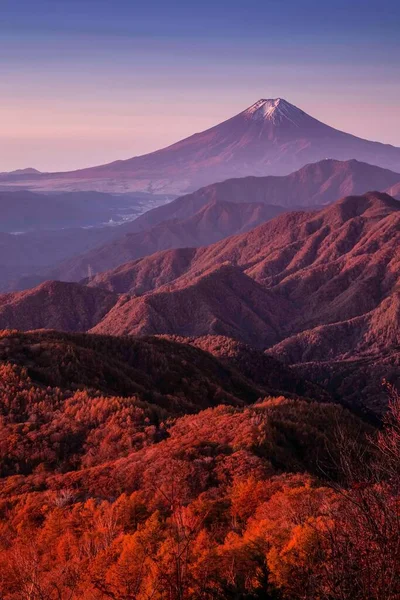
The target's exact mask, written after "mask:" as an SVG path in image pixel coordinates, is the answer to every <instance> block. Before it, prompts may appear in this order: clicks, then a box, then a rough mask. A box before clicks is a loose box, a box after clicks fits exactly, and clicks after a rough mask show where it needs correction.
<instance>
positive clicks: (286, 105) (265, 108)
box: [242, 98, 314, 127]
mask: <svg viewBox="0 0 400 600" xmlns="http://www.w3.org/2000/svg"><path fill="white" fill-rule="evenodd" d="M242 114H243V115H244V116H245V117H246V118H248V119H251V120H253V121H269V122H271V123H272V124H273V125H281V124H282V123H285V122H289V123H291V124H292V125H294V126H295V127H301V126H302V125H304V124H307V121H308V120H313V121H314V119H312V117H310V116H309V115H307V114H306V113H305V112H303V111H302V110H300V109H299V108H297V106H294V104H290V102H287V100H284V99H283V98H269V99H261V100H258V102H255V104H253V105H252V106H249V108H247V109H246V110H245V111H243V113H242Z"/></svg>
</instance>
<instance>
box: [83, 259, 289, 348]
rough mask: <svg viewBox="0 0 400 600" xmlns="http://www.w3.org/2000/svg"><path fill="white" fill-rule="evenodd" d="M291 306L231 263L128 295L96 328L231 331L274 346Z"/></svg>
mask: <svg viewBox="0 0 400 600" xmlns="http://www.w3.org/2000/svg"><path fill="white" fill-rule="evenodd" d="M287 309H288V306H287V303H286V302H285V301H284V299H283V298H282V299H281V302H280V304H279V305H277V304H276V298H275V296H274V295H272V294H271V293H270V292H269V291H268V290H266V289H264V288H263V287H261V286H260V285H258V284H257V283H256V282H255V281H253V280H252V279H250V278H249V277H247V276H246V275H245V274H244V273H242V271H241V270H240V269H238V268H236V267H232V266H231V265H222V266H220V267H219V268H215V269H212V270H210V271H209V272H207V273H204V274H202V275H201V276H200V277H198V278H193V280H192V281H191V282H190V284H188V285H186V286H184V287H181V288H180V289H175V290H171V291H167V290H166V291H162V292H161V291H160V292H159V293H154V294H150V295H145V296H143V297H141V298H132V299H131V298H129V297H125V296H123V297H122V298H121V299H120V301H119V302H118V303H117V304H116V305H115V307H114V308H113V309H112V310H111V311H110V312H109V313H108V314H107V315H106V316H105V318H104V319H103V320H102V321H100V323H98V324H97V325H96V326H95V327H94V328H93V329H92V330H91V331H92V332H94V333H102V334H112V335H127V334H134V335H147V334H152V333H163V334H176V335H184V336H201V335H207V334H217V335H224V336H229V337H232V338H235V339H238V340H243V341H244V342H246V343H248V344H252V345H257V346H259V345H261V346H268V345H272V344H273V343H274V340H277V339H279V331H280V330H281V328H282V324H283V322H284V319H285V316H286V312H287Z"/></svg>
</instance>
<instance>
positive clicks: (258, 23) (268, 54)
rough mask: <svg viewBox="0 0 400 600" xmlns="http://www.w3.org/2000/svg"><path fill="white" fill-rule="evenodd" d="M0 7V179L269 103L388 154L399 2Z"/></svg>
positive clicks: (108, 153)
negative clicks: (281, 103) (381, 145)
mask: <svg viewBox="0 0 400 600" xmlns="http://www.w3.org/2000/svg"><path fill="white" fill-rule="evenodd" d="M0 8H1V12H0V56H1V62H0V68H1V72H0V75H1V76H0V98H1V101H0V122H1V130H0V131H1V137H2V140H1V141H2V143H1V145H0V171H7V170H12V169H16V168H24V167H36V168H38V169H40V170H68V169H75V168H79V167H85V166H90V165H95V164H101V163H104V162H109V161H111V160H116V159H119V158H128V157H131V156H135V155H138V154H143V153H145V152H150V151H152V150H155V149H157V148H160V147H163V146H166V145H168V144H170V143H173V142H175V141H177V140H179V139H181V138H183V137H186V136H188V135H190V134H192V133H194V132H196V131H201V130H203V129H206V128H208V127H210V126H212V125H214V124H216V123H218V122H220V121H222V120H224V119H226V118H229V117H230V116H232V115H234V114H236V113H238V112H240V111H241V110H243V109H245V108H246V107H247V106H249V105H251V104H253V103H254V102H255V101H256V100H258V99H259V98H274V97H283V98H286V99H287V100H288V101H289V102H292V103H293V104H296V105H297V106H299V107H301V108H302V109H303V110H305V111H306V112H308V113H309V114H311V115H312V116H314V117H316V118H318V119H320V120H322V121H324V122H326V123H328V124H329V125H332V126H334V127H337V128H339V129H343V130H345V131H347V132H349V133H354V134H355V135H358V136H360V137H365V138H368V139H376V140H379V141H383V142H387V143H392V144H394V145H398V146H400V2H398V1H397V0H381V1H380V2H378V1H376V0H371V1H370V2H367V1H366V0H362V1H361V0H352V1H351V2H350V1H348V0H347V1H344V0H336V1H335V2H327V1H325V0H286V1H284V2H283V1H278V0H262V1H261V0H246V2H245V1H244V0H242V1H240V2H239V1H238V0H203V1H202V2H201V3H200V2H193V1H190V0H187V1H186V2H183V1H182V0H174V2H171V3H169V2H165V0H164V1H161V0H147V2H143V1H142V2H137V1H136V0H130V1H128V0H114V1H110V0H107V1H106V0H35V1H32V0H13V1H11V0H1V3H0Z"/></svg>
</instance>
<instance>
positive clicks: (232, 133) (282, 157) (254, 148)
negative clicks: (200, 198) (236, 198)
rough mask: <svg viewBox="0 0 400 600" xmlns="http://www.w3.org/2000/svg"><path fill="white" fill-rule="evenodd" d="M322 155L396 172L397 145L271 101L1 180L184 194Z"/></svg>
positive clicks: (277, 171) (399, 166)
mask: <svg viewBox="0 0 400 600" xmlns="http://www.w3.org/2000/svg"><path fill="white" fill-rule="evenodd" d="M326 158H334V159H338V160H349V159H357V160H359V161H363V162H367V163H370V164H372V165H377V166H380V167H384V168H388V169H392V170H394V171H396V170H397V171H398V170H400V148H396V147H394V146H390V145H387V144H381V143H378V142H372V141H368V140H364V139H361V138H358V137H355V136H353V135H350V134H348V133H344V132H343V131H339V130H337V129H334V128H332V127H330V126H328V125H325V124H324V123H322V122H321V121H318V120H317V119H314V118H313V117H311V116H310V115H308V114H307V113H305V112H304V111H303V110H301V109H300V108H297V107H296V106H294V105H293V104H290V103H289V102H287V101H286V100H284V99H282V98H275V99H261V100H258V102H256V103H255V104H253V105H252V106H250V107H249V108H247V109H246V110H244V111H243V112H241V113H239V114H238V115H236V116H234V117H232V118H230V119H228V120H227V121H224V122H223V123H220V124H219V125H216V126H215V127H212V128H211V129H208V130H206V131H204V132H202V133H196V134H195V135H192V136H191V137H189V138H186V139H184V140H182V141H180V142H177V143H176V144H173V145H172V146H169V147H168V148H164V149H162V150H158V151H156V152H152V153H150V154H146V155H143V156H137V157H134V158H130V159H127V160H118V161H115V162H112V163H109V164H107V165H101V166H98V167H92V168H88V169H81V170H78V171H72V172H68V173H45V174H34V175H31V176H29V175H26V174H25V175H23V176H21V177H20V179H19V178H18V176H17V175H15V174H13V175H12V176H11V175H5V176H2V177H0V185H2V186H3V185H11V184H12V185H13V186H14V187H15V186H18V184H20V185H24V187H25V188H30V189H41V190H47V191H49V190H98V191H108V192H110V191H113V192H126V191H146V192H152V193H171V194H182V193H186V192H191V191H193V190H196V189H198V188H199V187H202V186H205V185H208V184H211V183H215V182H217V181H223V180H225V179H228V178H232V177H245V176H249V175H256V176H263V175H286V174H288V173H291V172H292V171H295V170H296V169H299V168H301V167H302V166H304V165H305V164H308V163H313V162H317V161H320V160H323V159H326Z"/></svg>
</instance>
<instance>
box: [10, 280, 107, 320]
mask: <svg viewBox="0 0 400 600" xmlns="http://www.w3.org/2000/svg"><path fill="white" fill-rule="evenodd" d="M116 301H117V296H116V295H115V294H112V293H111V292H107V291H105V290H100V289H94V288H93V289H91V288H88V287H85V286H81V285H79V284H76V283H62V282H60V281H47V282H45V283H42V284H41V285H39V286H38V287H36V288H33V289H31V290H27V291H25V292H15V293H11V294H1V295H0V329H22V330H28V329H41V328H46V329H59V330H61V331H86V330H87V329H90V328H91V327H93V326H94V325H95V324H96V323H97V322H98V321H99V320H100V319H101V318H102V317H103V316H104V315H105V314H107V312H108V311H109V310H110V309H111V308H112V307H113V306H114V304H115V303H116Z"/></svg>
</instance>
